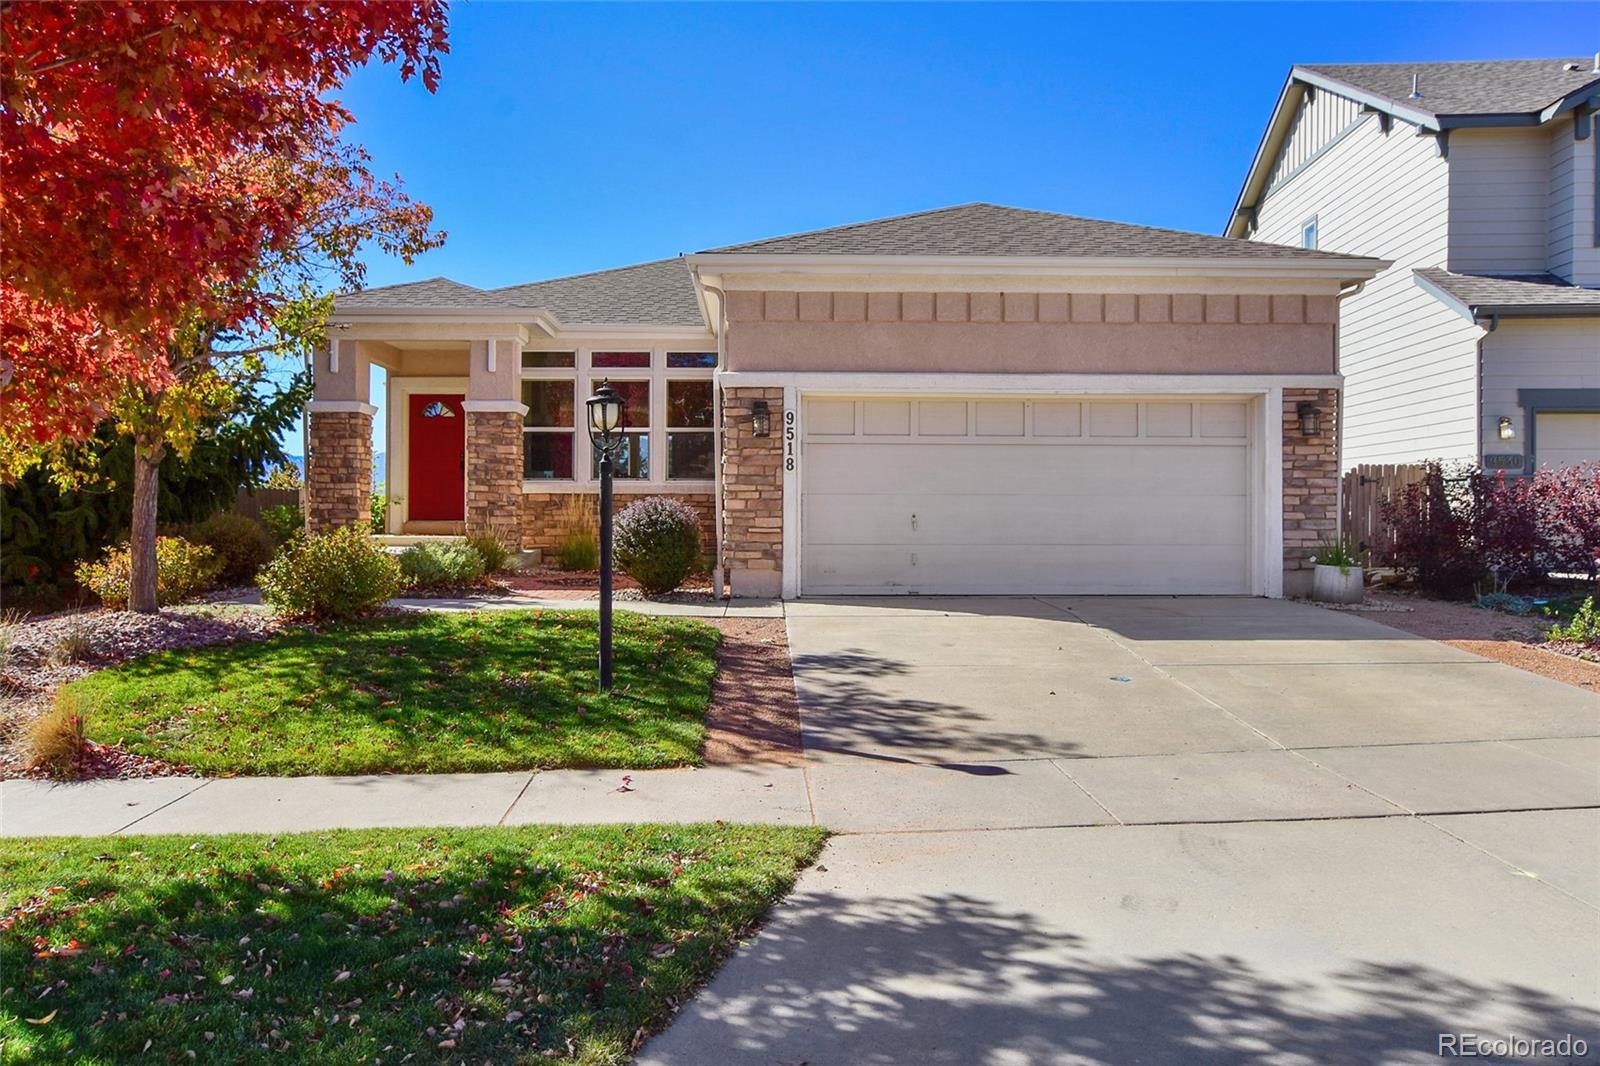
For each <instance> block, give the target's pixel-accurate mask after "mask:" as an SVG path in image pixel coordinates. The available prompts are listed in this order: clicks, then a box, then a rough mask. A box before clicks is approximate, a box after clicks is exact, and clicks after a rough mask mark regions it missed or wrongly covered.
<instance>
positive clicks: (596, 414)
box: [583, 380, 623, 692]
mask: <svg viewBox="0 0 1600 1066" xmlns="http://www.w3.org/2000/svg"><path fill="white" fill-rule="evenodd" d="M583 406H584V410H585V411H586V412H587V413H588V416H589V440H590V441H591V442H593V444H594V447H595V453H596V454H597V455H599V457H600V690H601V691H602V692H604V691H607V690H609V689H610V688H611V473H612V467H613V465H614V462H615V458H616V453H617V449H618V448H619V447H620V446H621V445H622V439H623V438H622V434H621V433H620V432H618V430H620V429H621V428H622V397H621V396H618V395H617V393H616V391H615V390H614V389H612V387H611V382H610V381H608V380H602V381H601V382H600V387H599V388H598V389H596V390H595V391H594V395H593V396H591V397H589V398H588V399H587V400H585V401H583Z"/></svg>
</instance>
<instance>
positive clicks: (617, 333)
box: [552, 323, 716, 343]
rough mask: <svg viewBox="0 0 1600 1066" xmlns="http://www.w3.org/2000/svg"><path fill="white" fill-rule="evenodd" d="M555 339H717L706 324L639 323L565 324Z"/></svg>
mask: <svg viewBox="0 0 1600 1066" xmlns="http://www.w3.org/2000/svg"><path fill="white" fill-rule="evenodd" d="M552 339H553V340H558V341H563V340H575V341H581V340H652V339H655V340H667V341H679V340H681V341H696V342H700V341H704V342H706V343H712V342H714V341H715V340H716V338H715V336H714V335H713V334H712V332H711V331H710V330H709V329H706V328H705V327H704V326H638V325H626V326H623V325H612V326H608V325H605V324H604V323H598V324H594V325H590V324H588V323H585V324H583V325H581V326H563V327H562V328H561V329H559V330H557V331H556V333H555V334H554V335H553V337H552Z"/></svg>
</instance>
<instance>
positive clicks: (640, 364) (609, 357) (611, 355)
mask: <svg viewBox="0 0 1600 1066" xmlns="http://www.w3.org/2000/svg"><path fill="white" fill-rule="evenodd" d="M589 365H590V366H592V367H594V368H595V369H596V370H615V369H617V368H619V367H620V368H626V369H629V370H648V369H649V368H650V353H649V352H595V353H593V354H592V355H590V356H589Z"/></svg>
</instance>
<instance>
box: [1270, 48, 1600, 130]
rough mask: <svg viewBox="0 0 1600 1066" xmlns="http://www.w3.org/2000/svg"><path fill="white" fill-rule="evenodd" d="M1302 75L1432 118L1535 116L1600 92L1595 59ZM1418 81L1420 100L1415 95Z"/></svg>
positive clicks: (1339, 68) (1356, 67)
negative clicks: (1578, 95) (1576, 96)
mask: <svg viewBox="0 0 1600 1066" xmlns="http://www.w3.org/2000/svg"><path fill="white" fill-rule="evenodd" d="M1295 69H1296V71H1297V72H1305V73H1308V74H1312V75H1319V76H1320V77H1322V78H1324V79H1327V80H1328V81H1331V82H1337V83H1338V84H1340V85H1344V86H1348V87H1349V88H1351V89H1355V90H1359V91H1361V92H1364V93H1367V94H1370V95H1372V96H1374V97H1377V98H1378V99H1379V100H1381V101H1385V102H1388V103H1390V104H1392V105H1395V106H1396V107H1404V108H1408V109H1411V110H1416V111H1421V112H1425V113H1427V114H1430V115H1436V116H1443V115H1530V114H1537V113H1538V112H1540V111H1543V110H1544V109H1545V108H1547V107H1549V106H1550V105H1551V104H1554V103H1556V102H1557V101H1559V100H1561V99H1562V98H1564V97H1566V96H1568V95H1570V94H1572V93H1574V92H1578V91H1580V90H1582V89H1584V88H1586V87H1590V86H1592V87H1594V88H1596V89H1600V73H1596V72H1595V71H1594V69H1593V64H1592V60H1590V59H1498V60H1486V61H1480V62H1469V63H1315V64H1306V65H1302V66H1298V67H1296V68H1295ZM1413 77H1415V79H1416V85H1417V90H1418V93H1419V95H1418V96H1416V97H1413V96H1412V95H1411V86H1412V79H1413Z"/></svg>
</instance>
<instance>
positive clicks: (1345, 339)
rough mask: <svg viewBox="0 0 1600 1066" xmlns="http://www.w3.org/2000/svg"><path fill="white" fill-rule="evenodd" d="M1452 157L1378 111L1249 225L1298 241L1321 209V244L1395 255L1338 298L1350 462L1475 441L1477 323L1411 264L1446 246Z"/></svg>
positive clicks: (1457, 448) (1262, 236)
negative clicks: (1420, 278)
mask: <svg viewBox="0 0 1600 1066" xmlns="http://www.w3.org/2000/svg"><path fill="white" fill-rule="evenodd" d="M1448 206H1449V164H1448V163H1447V162H1446V160H1445V159H1443V158H1441V157H1440V155H1439V150H1438V147H1437V144H1436V143H1435V141H1434V139H1433V138H1431V137H1419V136H1417V135H1416V131H1415V130H1414V129H1413V128H1412V127H1410V126H1407V125H1405V124H1404V123H1399V122H1397V123H1394V124H1393V126H1392V127H1391V128H1390V131H1389V132H1388V133H1384V132H1383V130H1382V129H1381V127H1380V125H1379V123H1378V121H1377V118H1376V117H1375V116H1369V117H1368V118H1366V119H1364V120H1362V121H1361V123H1360V125H1359V126H1357V127H1356V128H1355V129H1354V130H1353V131H1351V132H1350V133H1349V134H1347V135H1346V136H1345V137H1343V138H1342V139H1341V140H1340V141H1339V142H1338V143H1337V144H1335V145H1333V146H1332V147H1331V148H1329V149H1328V150H1327V151H1326V152H1324V153H1323V154H1322V155H1321V156H1320V157H1319V158H1318V159H1317V160H1316V161H1315V162H1314V163H1312V164H1311V165H1310V166H1308V167H1306V168H1305V169H1303V170H1302V171H1301V172H1300V173H1299V174H1297V175H1296V176H1295V177H1294V178H1293V179H1292V180H1290V181H1289V182H1287V183H1285V184H1284V185H1282V186H1281V187H1280V188H1279V189H1277V190H1276V191H1275V192H1274V193H1273V194H1272V195H1270V196H1268V197H1267V198H1266V199H1265V200H1264V201H1263V202H1262V204H1261V205H1260V207H1259V209H1258V212H1257V227H1256V230H1255V232H1253V233H1252V234H1251V236H1252V237H1253V238H1254V239H1256V240H1263V241H1273V242H1275V243H1278V244H1291V245H1295V244H1299V243H1300V224H1301V222H1302V221H1304V220H1305V219H1306V218H1308V217H1310V216H1311V215H1313V214H1314V215H1316V216H1317V220H1318V231H1319V247H1320V248H1322V249H1323V250H1324V251H1334V252H1348V253H1351V254H1354V255H1367V256H1375V257H1380V258H1383V259H1389V260H1393V262H1394V266H1392V267H1390V268H1389V269H1388V270H1386V271H1384V272H1383V273H1382V274H1380V275H1379V276H1378V277H1377V278H1375V279H1373V280H1372V281H1371V282H1369V283H1368V284H1367V286H1366V287H1365V288H1364V289H1363V290H1362V291H1361V292H1359V293H1357V294H1355V295H1353V296H1348V297H1346V298H1345V299H1344V300H1343V301H1341V304H1340V320H1339V370H1340V372H1341V373H1343V374H1344V375H1345V390H1344V402H1343V405H1342V407H1343V411H1342V413H1343V417H1344V465H1345V466H1346V467H1347V468H1348V467H1350V466H1352V465H1354V464H1357V463H1384V462H1404V461H1407V460H1412V459H1418V458H1422V457H1428V456H1437V457H1443V458H1451V459H1466V458H1470V457H1471V456H1472V455H1473V454H1474V452H1475V449H1476V441H1477V434H1476V422H1477V415H1476V411H1477V346H1476V338H1477V336H1478V334H1479V332H1480V331H1479V330H1477V329H1476V328H1475V327H1473V326H1472V325H1471V323H1469V322H1467V321H1466V320H1465V319H1463V318H1462V317H1461V316H1460V315H1459V314H1457V313H1455V312H1453V311H1451V310H1449V309H1448V308H1446V307H1445V306H1444V305H1443V304H1442V303H1440V301H1438V300H1437V299H1435V298H1434V297H1433V296H1431V295H1429V294H1428V293H1426V292H1424V291H1423V290H1422V289H1420V288H1418V287H1417V285H1416V283H1415V282H1414V280H1413V279H1412V273H1411V272H1412V270H1413V269H1415V268H1417V267H1423V266H1439V265H1441V264H1443V263H1444V262H1445V257H1446V253H1447V249H1448V236H1449V234H1448Z"/></svg>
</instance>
